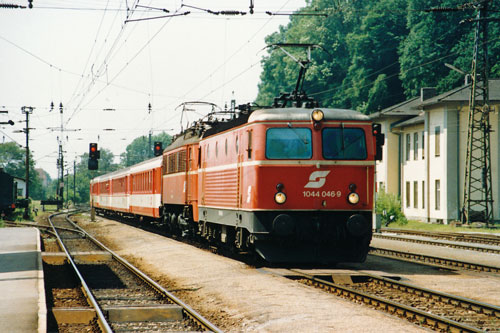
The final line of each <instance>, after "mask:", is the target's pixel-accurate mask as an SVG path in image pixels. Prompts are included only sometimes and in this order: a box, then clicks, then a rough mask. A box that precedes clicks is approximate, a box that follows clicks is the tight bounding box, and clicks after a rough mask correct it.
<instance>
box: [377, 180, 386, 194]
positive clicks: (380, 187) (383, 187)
mask: <svg viewBox="0 0 500 333" xmlns="http://www.w3.org/2000/svg"><path fill="white" fill-rule="evenodd" d="M378 187H379V188H378V190H379V191H384V192H385V185H384V182H380V183H379V185H378Z"/></svg>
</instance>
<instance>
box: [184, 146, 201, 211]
mask: <svg viewBox="0 0 500 333" xmlns="http://www.w3.org/2000/svg"><path fill="white" fill-rule="evenodd" d="M186 180H187V185H186V201H187V204H188V205H195V204H196V202H197V198H198V149H197V147H196V146H189V148H188V168H187V171H186Z"/></svg>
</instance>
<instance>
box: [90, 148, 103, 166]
mask: <svg viewBox="0 0 500 333" xmlns="http://www.w3.org/2000/svg"><path fill="white" fill-rule="evenodd" d="M100 157H101V154H100V151H99V150H97V143H90V144H89V166H88V167H89V170H97V169H98V168H99V161H98V159H99V158H100Z"/></svg>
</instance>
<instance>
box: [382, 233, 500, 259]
mask: <svg viewBox="0 0 500 333" xmlns="http://www.w3.org/2000/svg"><path fill="white" fill-rule="evenodd" d="M373 238H381V239H389V240H396V241H401V242H409V243H417V244H426V245H435V246H443V247H451V248H455V249H462V250H470V251H477V252H484V253H494V254H500V248H499V249H494V248H487V247H477V246H471V245H465V244H457V243H441V242H440V241H436V240H428V239H416V238H406V237H402V236H396V235H384V234H377V233H374V234H373Z"/></svg>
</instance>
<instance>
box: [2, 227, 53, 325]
mask: <svg viewBox="0 0 500 333" xmlns="http://www.w3.org/2000/svg"><path fill="white" fill-rule="evenodd" d="M46 317H47V308H46V305H45V288H44V280H43V267H42V256H41V244H40V233H39V231H38V230H37V229H35V228H0V331H1V332H45V331H46V326H47V325H46V323H47V319H46Z"/></svg>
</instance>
